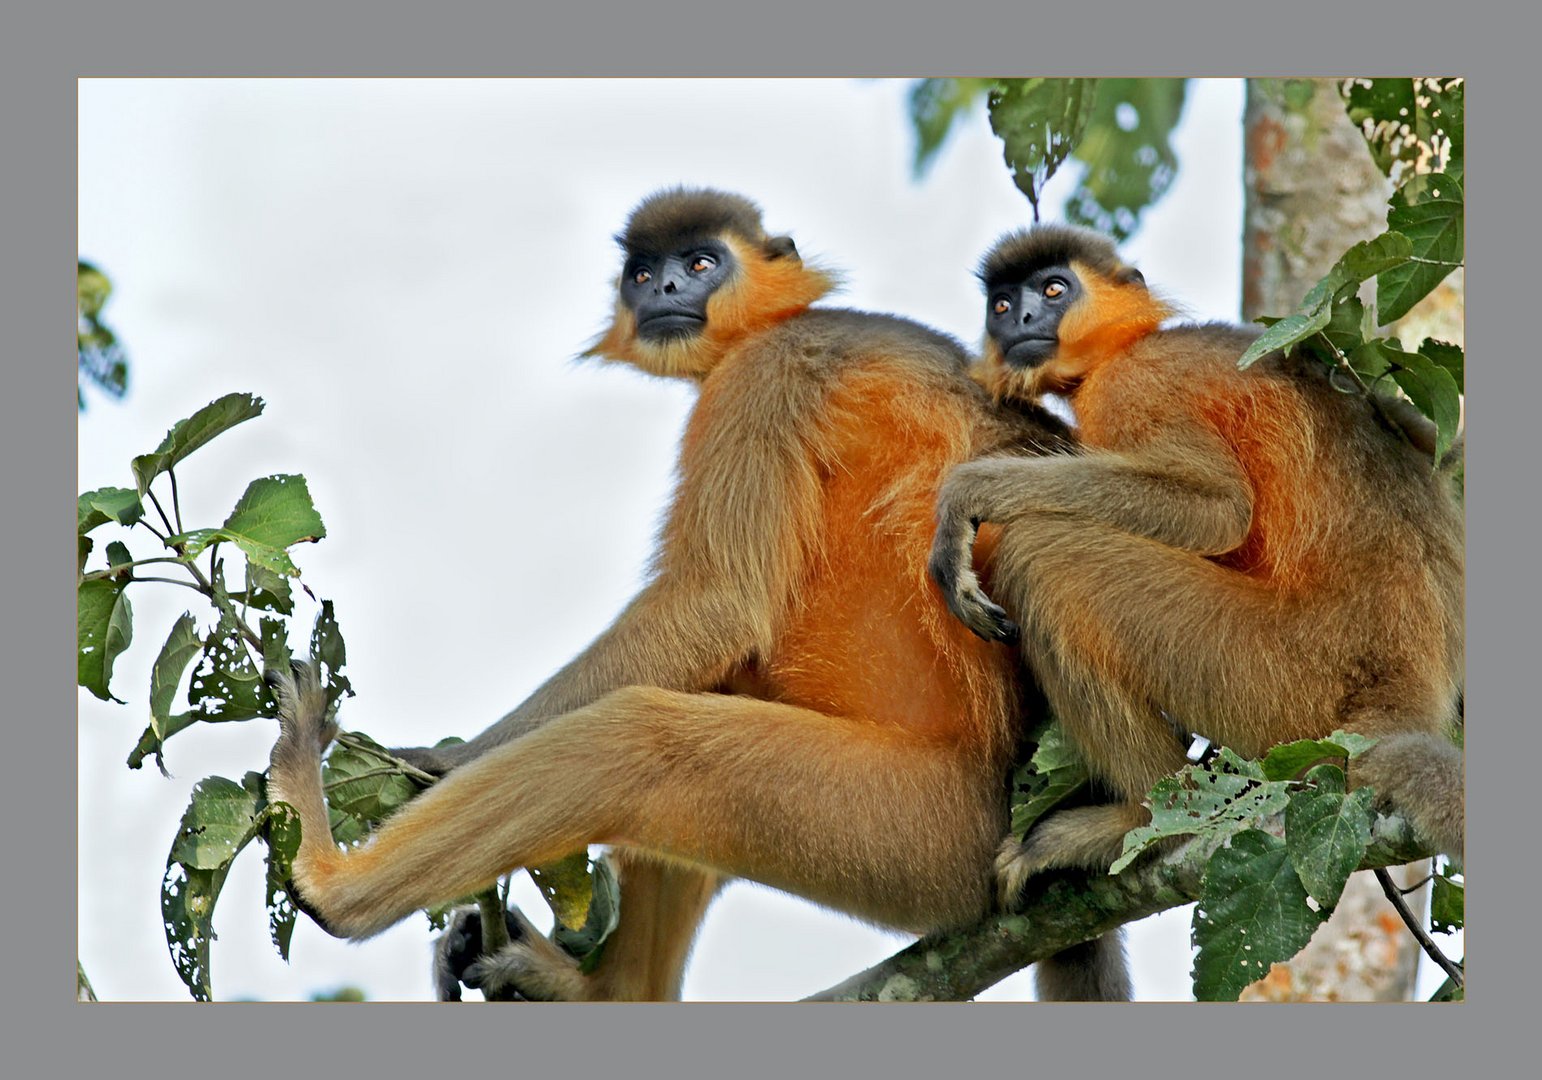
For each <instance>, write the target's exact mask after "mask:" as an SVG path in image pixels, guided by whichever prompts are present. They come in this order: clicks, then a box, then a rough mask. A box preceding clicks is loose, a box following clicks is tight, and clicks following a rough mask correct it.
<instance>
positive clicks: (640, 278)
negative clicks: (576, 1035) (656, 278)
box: [632, 266, 653, 285]
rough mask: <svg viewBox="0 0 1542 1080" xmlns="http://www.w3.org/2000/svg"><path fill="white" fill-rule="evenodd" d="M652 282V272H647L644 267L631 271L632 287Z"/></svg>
mask: <svg viewBox="0 0 1542 1080" xmlns="http://www.w3.org/2000/svg"><path fill="white" fill-rule="evenodd" d="M652 280H653V271H652V270H649V269H648V268H647V267H646V266H639V267H638V268H637V269H636V270H633V271H632V284H633V285H646V284H648V282H650V281H652Z"/></svg>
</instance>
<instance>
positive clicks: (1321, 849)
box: [1285, 765, 1375, 908]
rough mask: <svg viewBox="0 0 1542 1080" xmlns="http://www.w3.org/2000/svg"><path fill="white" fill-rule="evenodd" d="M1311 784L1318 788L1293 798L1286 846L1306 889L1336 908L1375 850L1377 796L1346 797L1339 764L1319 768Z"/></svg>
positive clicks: (1364, 790)
mask: <svg viewBox="0 0 1542 1080" xmlns="http://www.w3.org/2000/svg"><path fill="white" fill-rule="evenodd" d="M1307 780H1308V781H1310V782H1312V784H1313V786H1312V787H1310V788H1304V789H1302V790H1300V791H1297V792H1295V793H1294V794H1292V795H1291V797H1290V805H1289V806H1287V807H1286V808H1285V846H1286V849H1287V850H1288V851H1289V853H1290V862H1291V865H1292V866H1294V867H1295V868H1296V874H1297V876H1298V877H1300V879H1301V884H1302V885H1303V886H1305V888H1306V891H1307V892H1308V893H1310V894H1311V897H1312V899H1314V900H1316V901H1317V902H1318V903H1319V904H1321V905H1322V906H1323V907H1328V908H1331V907H1333V906H1334V905H1336V904H1337V903H1338V902H1339V897H1340V896H1341V895H1342V894H1343V892H1344V883H1345V882H1346V881H1348V880H1349V875H1350V874H1352V873H1354V871H1355V868H1356V867H1358V866H1359V865H1360V860H1361V859H1363V858H1365V849H1366V848H1367V847H1369V846H1370V843H1371V822H1372V819H1373V817H1374V814H1373V813H1372V812H1371V800H1372V799H1373V798H1375V792H1373V791H1371V789H1370V788H1361V789H1359V790H1358V791H1355V792H1353V793H1352V794H1345V787H1346V785H1345V780H1344V770H1342V769H1340V768H1339V767H1338V766H1337V765H1318V766H1317V767H1316V768H1314V769H1312V771H1311V772H1309V773H1307Z"/></svg>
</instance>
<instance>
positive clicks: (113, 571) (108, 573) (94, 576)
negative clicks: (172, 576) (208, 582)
mask: <svg viewBox="0 0 1542 1080" xmlns="http://www.w3.org/2000/svg"><path fill="white" fill-rule="evenodd" d="M181 561H182V560H181V559H176V558H173V557H172V556H170V555H157V556H155V557H154V558H150V559H134V560H133V561H132V562H126V563H119V564H118V565H117V566H109V567H108V568H107V569H106V570H93V571H91V572H90V573H89V574H86V575H84V576H83V577H81V579H80V580H81V581H97V580H99V579H101V578H110V577H117V576H118V575H119V574H122V573H123V572H125V571H126V570H129V569H131V568H133V567H135V566H144V565H146V564H147V563H161V562H171V563H179V562H181ZM135 580H136V581H153V580H165V579H155V578H135ZM179 584H184V585H185V584H187V583H186V582H179ZM190 587H191V586H190Z"/></svg>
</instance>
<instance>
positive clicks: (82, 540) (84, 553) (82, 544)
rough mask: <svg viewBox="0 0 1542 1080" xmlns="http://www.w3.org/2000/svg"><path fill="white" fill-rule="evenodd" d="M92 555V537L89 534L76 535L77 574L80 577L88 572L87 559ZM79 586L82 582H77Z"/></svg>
mask: <svg viewBox="0 0 1542 1080" xmlns="http://www.w3.org/2000/svg"><path fill="white" fill-rule="evenodd" d="M90 557H91V538H90V537H89V536H77V537H75V575H76V577H77V578H78V577H79V576H80V575H81V574H84V573H85V572H86V560H87V559H89V558H90ZM75 584H76V586H77V587H79V585H80V582H79V581H78V580H77V581H76V582H75Z"/></svg>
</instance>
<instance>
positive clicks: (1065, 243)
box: [975, 225, 1143, 288]
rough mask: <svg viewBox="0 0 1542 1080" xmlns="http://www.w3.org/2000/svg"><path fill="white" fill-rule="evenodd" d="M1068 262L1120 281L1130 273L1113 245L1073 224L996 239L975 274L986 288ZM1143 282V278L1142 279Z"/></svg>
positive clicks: (1019, 232)
mask: <svg viewBox="0 0 1542 1080" xmlns="http://www.w3.org/2000/svg"><path fill="white" fill-rule="evenodd" d="M1072 259H1075V260H1077V261H1078V262H1083V263H1086V264H1087V265H1088V266H1090V267H1092V268H1093V269H1094V270H1096V271H1098V272H1099V273H1100V274H1104V275H1106V276H1107V277H1110V278H1120V277H1123V276H1124V275H1125V274H1127V273H1134V271H1133V270H1132V269H1131V268H1130V267H1129V266H1127V265H1126V264H1125V263H1124V261H1123V260H1122V259H1120V258H1119V251H1118V249H1117V248H1115V247H1114V242H1113V241H1112V240H1110V239H1109V238H1108V237H1106V236H1104V235H1103V234H1102V233H1096V232H1093V231H1092V230H1091V229H1081V228H1077V227H1076V226H1074V225H1035V226H1033V227H1032V228H1029V229H1019V230H1017V231H1016V232H1010V233H1007V234H1006V235H1005V236H1003V237H1002V238H1001V239H1000V240H997V241H996V243H995V245H994V246H992V248H991V249H990V251H989V252H987V253H986V255H985V258H983V259H981V260H980V268H979V269H978V270H977V271H975V273H976V274H977V275H978V276H979V278H980V280H981V281H982V282H983V283H984V284H985V286H986V288H989V287H990V286H992V285H998V284H1001V283H1003V282H1009V281H1022V280H1023V279H1024V278H1026V277H1027V276H1028V275H1029V274H1032V273H1033V272H1034V271H1035V270H1039V269H1042V268H1043V267H1046V266H1064V265H1066V264H1067V263H1069V262H1070V261H1071V260H1072ZM1142 280H1143V279H1142Z"/></svg>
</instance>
